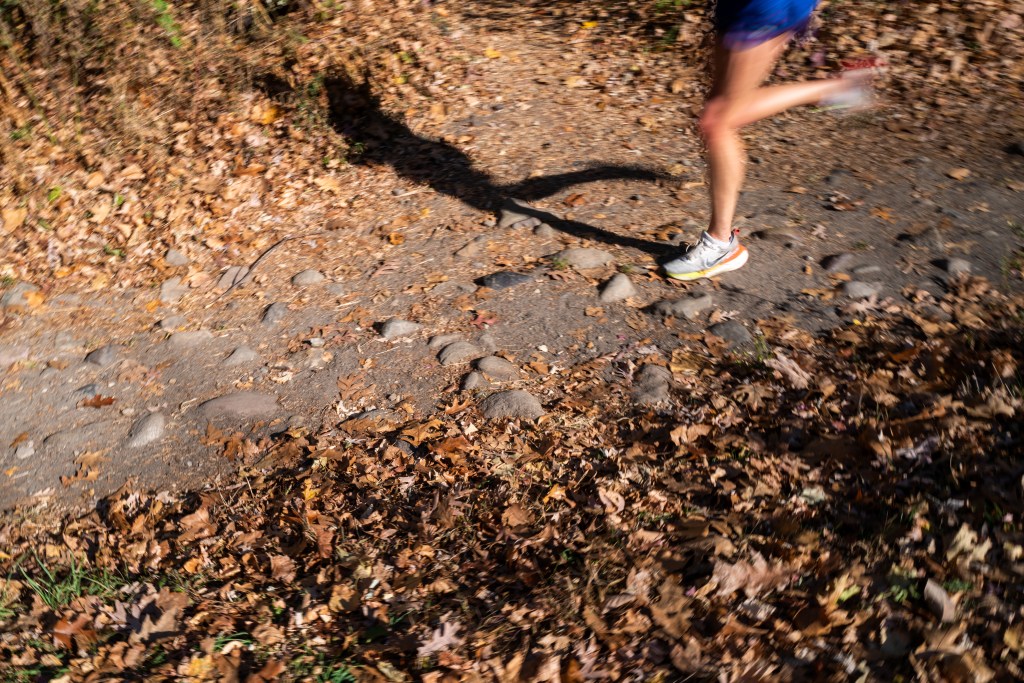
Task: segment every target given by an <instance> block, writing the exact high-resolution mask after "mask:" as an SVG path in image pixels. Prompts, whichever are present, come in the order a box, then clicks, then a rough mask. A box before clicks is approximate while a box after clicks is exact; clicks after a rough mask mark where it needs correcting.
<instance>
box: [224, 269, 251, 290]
mask: <svg viewBox="0 0 1024 683" xmlns="http://www.w3.org/2000/svg"><path fill="white" fill-rule="evenodd" d="M248 274H249V266H231V267H230V268H228V269H227V270H225V271H224V274H223V275H221V276H220V279H219V280H217V289H220V290H228V289H231V287H233V286H234V285H237V284H238V283H239V282H241V281H242V280H243V279H245V276H246V275H248Z"/></svg>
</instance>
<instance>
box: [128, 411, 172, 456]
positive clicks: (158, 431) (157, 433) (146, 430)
mask: <svg viewBox="0 0 1024 683" xmlns="http://www.w3.org/2000/svg"><path fill="white" fill-rule="evenodd" d="M166 425H167V418H165V417H164V414H163V413H150V414H149V415H146V416H145V417H143V418H141V419H140V420H138V421H137V422H136V423H135V424H134V425H132V429H131V431H130V432H129V433H128V441H127V442H126V445H127V446H128V447H129V448H138V447H139V446H145V445H147V444H151V443H153V442H154V441H157V440H159V439H160V437H162V436H163V435H164V428H165V426H166Z"/></svg>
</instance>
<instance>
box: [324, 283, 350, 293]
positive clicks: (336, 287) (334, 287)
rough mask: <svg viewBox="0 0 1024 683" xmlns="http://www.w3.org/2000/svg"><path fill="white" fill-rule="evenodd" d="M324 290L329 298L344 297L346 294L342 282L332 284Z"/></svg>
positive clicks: (345, 288)
mask: <svg viewBox="0 0 1024 683" xmlns="http://www.w3.org/2000/svg"><path fill="white" fill-rule="evenodd" d="M325 289H326V290H327V293H328V294H330V295H331V296H345V295H346V294H348V287H346V286H345V284H344V283H343V282H332V283H331V284H329V285H327V287H325Z"/></svg>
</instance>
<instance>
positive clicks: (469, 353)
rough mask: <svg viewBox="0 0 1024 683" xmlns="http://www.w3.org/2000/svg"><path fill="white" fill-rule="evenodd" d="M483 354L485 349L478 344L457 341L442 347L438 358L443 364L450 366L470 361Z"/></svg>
mask: <svg viewBox="0 0 1024 683" xmlns="http://www.w3.org/2000/svg"><path fill="white" fill-rule="evenodd" d="M483 355H484V351H483V350H482V349H481V348H480V347H479V346H477V345H476V344H471V343H470V342H467V341H457V342H455V343H454V344H449V345H448V346H446V347H444V348H443V349H441V353H439V354H437V360H439V361H440V362H441V365H444V366H449V365H458V364H460V363H468V362H469V361H471V360H476V359H477V358H479V357H480V356H483Z"/></svg>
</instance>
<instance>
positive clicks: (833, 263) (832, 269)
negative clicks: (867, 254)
mask: <svg viewBox="0 0 1024 683" xmlns="http://www.w3.org/2000/svg"><path fill="white" fill-rule="evenodd" d="M855 258H856V257H855V256H854V255H853V254H850V253H847V252H842V253H839V254H832V255H831V256H826V257H825V258H823V259H822V260H821V267H822V268H824V269H825V271H826V272H828V273H838V272H840V271H843V270H846V269H847V268H849V267H850V266H851V265H853V261H854V259H855Z"/></svg>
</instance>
